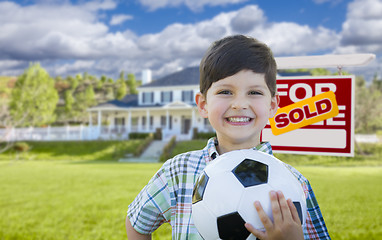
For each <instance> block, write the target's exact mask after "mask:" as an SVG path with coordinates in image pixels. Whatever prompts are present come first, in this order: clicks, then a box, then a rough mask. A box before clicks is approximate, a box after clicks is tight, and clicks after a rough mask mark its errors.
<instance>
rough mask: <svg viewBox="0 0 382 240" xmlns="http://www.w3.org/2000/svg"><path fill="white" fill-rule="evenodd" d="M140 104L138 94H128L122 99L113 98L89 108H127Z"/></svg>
mask: <svg viewBox="0 0 382 240" xmlns="http://www.w3.org/2000/svg"><path fill="white" fill-rule="evenodd" d="M137 106H138V95H136V94H128V95H126V96H125V97H124V98H123V99H122V100H111V101H108V102H104V103H100V104H98V105H97V106H94V107H91V108H89V109H95V108H127V107H137Z"/></svg>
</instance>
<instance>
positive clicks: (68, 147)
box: [0, 140, 143, 162]
mask: <svg viewBox="0 0 382 240" xmlns="http://www.w3.org/2000/svg"><path fill="white" fill-rule="evenodd" d="M142 141H143V140H130V141H81V142H78V141H62V142H60V141H57V142H26V143H27V144H28V146H29V147H30V149H29V150H28V151H26V152H21V153H19V152H17V151H14V150H13V149H10V150H8V151H6V152H5V153H3V154H0V160H8V161H15V160H16V161H17V160H49V161H53V160H54V161H57V160H71V161H90V162H93V161H105V160H107V161H115V160H118V159H120V158H123V156H124V155H125V154H127V153H133V152H134V150H135V149H136V148H137V147H138V146H139V145H140V144H141V143H142Z"/></svg>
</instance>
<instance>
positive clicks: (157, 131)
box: [154, 128, 162, 140]
mask: <svg viewBox="0 0 382 240" xmlns="http://www.w3.org/2000/svg"><path fill="white" fill-rule="evenodd" d="M154 139H155V140H162V129H161V128H157V129H155V134H154Z"/></svg>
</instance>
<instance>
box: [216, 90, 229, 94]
mask: <svg viewBox="0 0 382 240" xmlns="http://www.w3.org/2000/svg"><path fill="white" fill-rule="evenodd" d="M218 94H231V91H229V90H222V91H219V92H218Z"/></svg>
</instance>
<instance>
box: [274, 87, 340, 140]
mask: <svg viewBox="0 0 382 240" xmlns="http://www.w3.org/2000/svg"><path fill="white" fill-rule="evenodd" d="M337 115H338V106H337V101H336V96H335V94H334V92H332V91H329V92H325V93H321V94H319V95H317V96H314V97H311V98H307V99H305V100H303V101H299V102H297V103H294V104H291V105H288V106H286V107H283V108H279V109H278V111H277V113H276V115H275V117H274V118H272V119H270V120H269V121H270V124H271V128H272V133H273V134H274V135H280V134H283V133H286V132H289V131H293V130H296V129H298V128H302V127H305V126H308V125H311V124H314V123H318V122H320V121H323V120H326V119H329V118H332V117H335V116H337Z"/></svg>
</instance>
